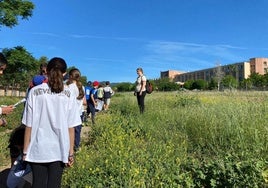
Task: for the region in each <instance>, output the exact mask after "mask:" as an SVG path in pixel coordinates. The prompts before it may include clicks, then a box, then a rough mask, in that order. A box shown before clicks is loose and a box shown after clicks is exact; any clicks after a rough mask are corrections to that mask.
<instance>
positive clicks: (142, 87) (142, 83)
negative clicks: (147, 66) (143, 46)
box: [134, 68, 147, 114]
mask: <svg viewBox="0 0 268 188" xmlns="http://www.w3.org/2000/svg"><path fill="white" fill-rule="evenodd" d="M136 71H137V74H138V77H137V80H136V87H135V92H134V95H135V96H136V97H137V101H138V106H139V109H140V113H141V114H143V113H144V109H145V105H144V99H145V96H146V81H147V79H146V77H145V76H144V74H143V69H142V68H137V70H136Z"/></svg>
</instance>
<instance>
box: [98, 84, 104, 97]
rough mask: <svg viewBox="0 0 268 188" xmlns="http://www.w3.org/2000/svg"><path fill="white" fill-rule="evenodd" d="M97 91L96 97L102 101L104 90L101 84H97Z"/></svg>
mask: <svg viewBox="0 0 268 188" xmlns="http://www.w3.org/2000/svg"><path fill="white" fill-rule="evenodd" d="M97 92H98V93H97V96H98V99H99V100H101V101H103V95H104V92H103V85H102V84H100V85H99V87H98V91H97Z"/></svg>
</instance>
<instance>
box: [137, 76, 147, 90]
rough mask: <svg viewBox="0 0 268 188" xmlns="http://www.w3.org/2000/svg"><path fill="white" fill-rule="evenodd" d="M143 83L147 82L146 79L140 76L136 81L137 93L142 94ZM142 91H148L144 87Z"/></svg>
mask: <svg viewBox="0 0 268 188" xmlns="http://www.w3.org/2000/svg"><path fill="white" fill-rule="evenodd" d="M142 82H146V77H145V76H144V75H142V76H138V77H137V81H136V92H140V90H141V86H142ZM142 91H146V88H145V87H144V88H143V90H142Z"/></svg>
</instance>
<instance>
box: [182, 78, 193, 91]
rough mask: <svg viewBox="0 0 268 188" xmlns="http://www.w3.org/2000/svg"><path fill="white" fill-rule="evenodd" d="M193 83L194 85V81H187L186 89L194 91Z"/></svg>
mask: <svg viewBox="0 0 268 188" xmlns="http://www.w3.org/2000/svg"><path fill="white" fill-rule="evenodd" d="M193 83H194V80H187V81H186V82H185V83H184V86H183V87H184V88H185V89H192V86H193Z"/></svg>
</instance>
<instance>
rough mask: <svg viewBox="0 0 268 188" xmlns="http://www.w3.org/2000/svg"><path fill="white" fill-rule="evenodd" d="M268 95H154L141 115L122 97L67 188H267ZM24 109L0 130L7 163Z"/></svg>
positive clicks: (93, 135)
mask: <svg viewBox="0 0 268 188" xmlns="http://www.w3.org/2000/svg"><path fill="white" fill-rule="evenodd" d="M267 96H268V93H267V92H233V93H220V92H219V93H217V92H168V93H157V92H154V93H153V94H151V95H147V96H146V112H145V113H144V114H142V115H141V114H139V110H138V106H137V102H136V98H135V97H134V96H133V94H132V93H120V94H117V95H115V96H114V97H113V98H112V103H111V108H110V110H109V111H108V112H106V113H103V112H100V113H98V114H97V117H96V118H97V119H96V121H97V122H96V125H94V126H93V127H91V131H90V133H89V137H88V138H87V139H84V141H83V145H82V148H81V151H80V152H79V153H77V155H76V162H75V165H74V166H73V167H72V168H66V169H65V173H64V177H63V187H268V184H267V181H268V162H267V161H268V157H267V156H268V155H267V154H268V144H267V140H268V128H267V125H268V115H267V114H268V106H267V105H268V98H267ZM1 100H2V101H1ZM1 100H0V104H1V102H2V104H13V103H15V102H17V101H18V100H19V99H18V98H1ZM21 113H22V106H21V107H19V108H17V109H16V110H15V112H14V113H13V114H12V115H10V116H7V117H6V118H7V120H8V122H9V124H8V126H7V127H0V134H1V137H0V141H1V142H0V151H1V152H0V160H1V165H2V166H4V165H7V164H9V156H8V150H7V149H6V147H7V144H8V138H9V135H10V132H11V130H12V129H14V128H15V127H17V126H18V125H19V124H20V119H21ZM90 126H91V125H90Z"/></svg>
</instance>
